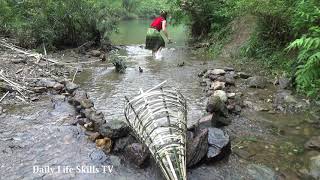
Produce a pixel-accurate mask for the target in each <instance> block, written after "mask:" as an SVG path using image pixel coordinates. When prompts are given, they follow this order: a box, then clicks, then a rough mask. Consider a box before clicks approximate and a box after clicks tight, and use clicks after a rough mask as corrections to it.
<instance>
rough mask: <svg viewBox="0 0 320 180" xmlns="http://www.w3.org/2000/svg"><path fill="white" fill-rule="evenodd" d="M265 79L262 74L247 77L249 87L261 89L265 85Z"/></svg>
mask: <svg viewBox="0 0 320 180" xmlns="http://www.w3.org/2000/svg"><path fill="white" fill-rule="evenodd" d="M267 83H268V81H267V79H266V78H265V77H262V76H253V77H250V78H248V84H249V87H252V88H260V89H263V88H265V87H266V86H267Z"/></svg>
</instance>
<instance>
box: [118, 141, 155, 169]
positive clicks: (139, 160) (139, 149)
mask: <svg viewBox="0 0 320 180" xmlns="http://www.w3.org/2000/svg"><path fill="white" fill-rule="evenodd" d="M124 156H125V157H126V159H127V160H128V161H129V162H132V163H134V164H135V165H137V166H138V167H140V168H142V167H144V166H146V165H147V163H148V159H149V157H150V152H149V150H148V148H147V147H145V146H144V145H143V144H140V143H133V144H131V145H129V146H127V147H126V148H125V150H124Z"/></svg>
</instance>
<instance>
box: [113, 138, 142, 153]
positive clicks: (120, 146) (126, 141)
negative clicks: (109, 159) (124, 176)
mask: <svg viewBox="0 0 320 180" xmlns="http://www.w3.org/2000/svg"><path fill="white" fill-rule="evenodd" d="M136 142H137V140H136V139H135V138H134V137H133V136H131V135H129V136H128V137H124V138H120V139H117V140H116V141H115V144H114V148H113V152H115V153H119V152H123V151H124V149H125V148H126V147H127V146H128V145H130V144H133V143H136Z"/></svg>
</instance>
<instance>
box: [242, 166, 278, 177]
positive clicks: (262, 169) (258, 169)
mask: <svg viewBox="0 0 320 180" xmlns="http://www.w3.org/2000/svg"><path fill="white" fill-rule="evenodd" d="M247 168H248V173H249V175H250V176H251V177H252V179H253V180H260V179H263V180H276V179H277V176H276V173H275V172H274V171H273V170H272V169H270V168H269V167H267V166H264V165H257V164H249V165H248V167H247Z"/></svg>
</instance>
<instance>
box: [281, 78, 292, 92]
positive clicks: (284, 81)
mask: <svg viewBox="0 0 320 180" xmlns="http://www.w3.org/2000/svg"><path fill="white" fill-rule="evenodd" d="M279 87H280V89H288V88H290V87H291V80H290V79H289V78H286V77H282V78H280V79H279Z"/></svg>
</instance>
